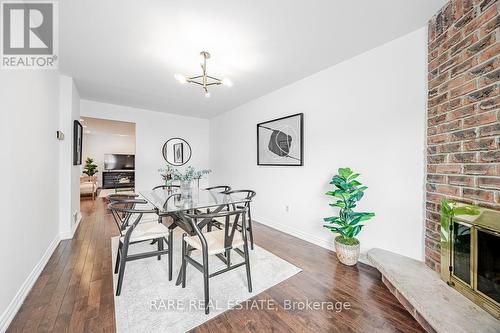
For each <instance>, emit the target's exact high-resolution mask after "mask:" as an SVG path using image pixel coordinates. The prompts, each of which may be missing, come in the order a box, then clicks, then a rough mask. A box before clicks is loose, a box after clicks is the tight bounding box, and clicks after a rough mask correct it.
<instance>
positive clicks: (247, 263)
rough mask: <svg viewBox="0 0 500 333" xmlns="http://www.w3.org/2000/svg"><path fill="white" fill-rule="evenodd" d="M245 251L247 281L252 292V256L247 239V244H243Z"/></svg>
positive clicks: (249, 290)
mask: <svg viewBox="0 0 500 333" xmlns="http://www.w3.org/2000/svg"><path fill="white" fill-rule="evenodd" d="M243 251H244V253H245V267H246V270H247V282H248V292H249V293H251V292H252V277H251V275H250V257H249V255H248V244H247V242H246V241H245V244H244V245H243Z"/></svg>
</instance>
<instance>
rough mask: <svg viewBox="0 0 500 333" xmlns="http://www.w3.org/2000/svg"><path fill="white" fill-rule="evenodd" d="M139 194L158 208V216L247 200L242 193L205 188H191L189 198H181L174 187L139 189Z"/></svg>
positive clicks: (224, 205)
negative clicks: (149, 189) (229, 192)
mask: <svg viewBox="0 0 500 333" xmlns="http://www.w3.org/2000/svg"><path fill="white" fill-rule="evenodd" d="M176 190H177V191H176ZM139 194H140V195H141V196H142V197H143V198H144V199H146V200H147V201H148V202H149V203H150V204H151V205H153V206H154V207H155V208H156V209H157V210H158V214H159V215H160V216H161V215H170V214H173V213H185V212H189V211H194V210H201V209H207V208H208V209H210V210H211V211H216V210H217V209H218V208H224V207H226V206H227V205H237V204H241V203H245V202H248V201H249V200H248V199H247V198H246V194H244V193H234V194H226V193H221V192H220V191H219V192H218V191H215V190H205V189H193V190H192V193H191V197H189V198H183V197H182V195H181V194H180V192H179V191H178V189H176V188H172V189H162V188H160V189H156V190H152V191H140V192H139Z"/></svg>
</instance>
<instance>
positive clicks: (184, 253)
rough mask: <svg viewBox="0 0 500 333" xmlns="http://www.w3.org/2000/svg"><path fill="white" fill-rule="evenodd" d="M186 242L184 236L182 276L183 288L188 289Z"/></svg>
mask: <svg viewBox="0 0 500 333" xmlns="http://www.w3.org/2000/svg"><path fill="white" fill-rule="evenodd" d="M186 255H187V254H186V242H185V241H184V236H182V266H181V274H182V288H186V265H187V261H186Z"/></svg>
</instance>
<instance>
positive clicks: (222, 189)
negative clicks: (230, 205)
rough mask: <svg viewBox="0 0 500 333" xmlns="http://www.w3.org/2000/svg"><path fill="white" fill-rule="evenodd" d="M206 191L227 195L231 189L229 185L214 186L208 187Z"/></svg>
mask: <svg viewBox="0 0 500 333" xmlns="http://www.w3.org/2000/svg"><path fill="white" fill-rule="evenodd" d="M205 190H207V191H216V192H219V193H226V192H229V191H231V187H230V186H227V185H219V186H212V187H207V188H206V189H205Z"/></svg>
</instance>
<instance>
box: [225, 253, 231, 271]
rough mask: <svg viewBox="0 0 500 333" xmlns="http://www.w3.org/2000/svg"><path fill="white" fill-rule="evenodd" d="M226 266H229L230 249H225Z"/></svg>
mask: <svg viewBox="0 0 500 333" xmlns="http://www.w3.org/2000/svg"><path fill="white" fill-rule="evenodd" d="M226 262H227V268H229V267H230V266H231V250H226Z"/></svg>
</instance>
